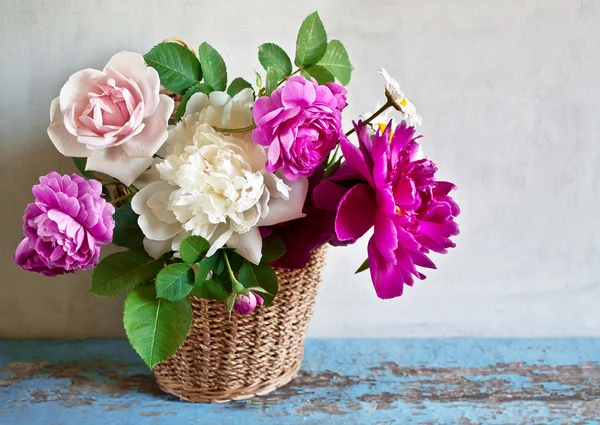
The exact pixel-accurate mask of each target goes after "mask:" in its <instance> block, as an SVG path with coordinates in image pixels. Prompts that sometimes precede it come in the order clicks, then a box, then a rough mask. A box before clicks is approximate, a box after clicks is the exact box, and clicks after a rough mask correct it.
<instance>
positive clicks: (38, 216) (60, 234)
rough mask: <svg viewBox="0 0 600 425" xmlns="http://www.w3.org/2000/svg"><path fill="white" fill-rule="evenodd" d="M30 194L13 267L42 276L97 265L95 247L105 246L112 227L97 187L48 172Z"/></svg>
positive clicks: (109, 212)
mask: <svg viewBox="0 0 600 425" xmlns="http://www.w3.org/2000/svg"><path fill="white" fill-rule="evenodd" d="M32 192H33V195H34V196H35V202H33V203H31V204H29V205H27V208H26V210H25V215H24V216H23V232H24V235H25V237H24V238H23V240H21V242H20V243H19V246H18V247H17V250H16V252H15V262H16V263H17V264H18V265H20V266H21V267H23V269H25V270H30V271H34V272H38V273H42V274H44V275H46V276H56V275H59V274H64V273H70V272H73V271H75V270H79V269H91V268H93V267H94V266H96V264H98V257H99V256H100V246H99V245H101V244H107V243H110V241H111V240H112V234H113V229H114V227H115V222H114V220H113V217H112V215H113V214H114V212H115V209H114V207H113V206H112V205H111V204H110V203H108V202H106V200H104V198H103V197H102V185H101V184H100V182H98V181H96V180H85V179H84V178H83V177H80V176H78V175H76V174H73V175H71V176H68V175H64V176H61V175H60V174H58V173H55V172H52V173H50V174H48V175H46V176H42V177H40V184H38V185H35V186H33V190H32Z"/></svg>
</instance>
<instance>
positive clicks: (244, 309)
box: [233, 292, 264, 316]
mask: <svg viewBox="0 0 600 425" xmlns="http://www.w3.org/2000/svg"><path fill="white" fill-rule="evenodd" d="M263 303H264V300H263V299H262V297H261V296H260V295H256V294H255V293H253V292H249V293H248V296H246V295H241V294H239V295H238V296H237V297H236V298H235V302H234V303H233V311H235V312H236V313H237V314H241V315H242V316H243V315H246V314H250V313H252V312H253V311H254V309H255V308H256V305H257V304H259V305H263Z"/></svg>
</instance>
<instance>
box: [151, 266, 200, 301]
mask: <svg viewBox="0 0 600 425" xmlns="http://www.w3.org/2000/svg"><path fill="white" fill-rule="evenodd" d="M193 285H194V270H192V268H191V267H190V266H189V265H188V264H184V263H176V264H170V265H168V266H167V267H165V268H164V269H162V270H161V271H160V273H159V274H158V276H156V295H158V296H159V297H161V298H164V299H166V300H169V301H176V300H180V299H182V298H184V297H186V296H187V295H188V294H189V293H190V292H191V291H192V286H193Z"/></svg>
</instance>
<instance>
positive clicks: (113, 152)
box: [85, 146, 153, 186]
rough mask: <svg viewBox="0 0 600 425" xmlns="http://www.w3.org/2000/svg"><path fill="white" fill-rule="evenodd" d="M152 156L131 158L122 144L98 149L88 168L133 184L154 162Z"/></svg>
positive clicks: (91, 157) (124, 182)
mask: <svg viewBox="0 0 600 425" xmlns="http://www.w3.org/2000/svg"><path fill="white" fill-rule="evenodd" d="M152 161H153V159H152V158H131V157H130V156H129V155H127V154H126V153H125V151H124V150H123V148H122V147H121V146H117V147H114V148H107V149H104V150H100V151H96V152H95V153H94V155H93V156H90V157H89V158H88V161H87V165H86V168H85V169H86V170H93V171H99V172H101V173H105V174H108V175H109V176H112V177H114V178H116V179H117V180H119V181H120V182H121V183H123V184H124V185H125V186H129V185H131V184H132V183H133V182H134V181H135V179H137V178H138V177H139V176H140V175H141V174H142V173H143V172H144V171H146V170H147V169H148V167H150V165H151V164H152Z"/></svg>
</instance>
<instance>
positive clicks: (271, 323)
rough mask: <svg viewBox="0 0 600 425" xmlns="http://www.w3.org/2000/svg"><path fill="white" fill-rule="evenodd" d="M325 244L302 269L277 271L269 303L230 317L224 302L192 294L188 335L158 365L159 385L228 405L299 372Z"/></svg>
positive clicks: (193, 398)
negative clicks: (191, 315)
mask: <svg viewBox="0 0 600 425" xmlns="http://www.w3.org/2000/svg"><path fill="white" fill-rule="evenodd" d="M326 253H327V246H323V247H321V248H318V249H317V250H315V251H314V252H313V253H312V260H311V262H310V263H309V264H308V266H307V267H306V268H304V269H301V270H282V269H275V272H276V273H277V277H278V278H279V292H278V294H277V296H276V297H275V300H274V301H273V304H272V305H271V306H269V307H263V306H260V307H257V308H256V310H255V311H254V312H253V313H251V314H249V315H246V316H240V315H237V314H235V313H234V314H232V316H231V319H229V314H228V313H227V311H226V309H225V306H224V304H223V303H222V302H217V301H208V300H203V299H200V298H196V297H191V302H192V310H193V321H192V327H191V329H190V333H189V335H188V337H187V338H186V340H185V341H184V343H183V344H182V345H181V347H179V349H178V350H177V352H176V353H175V354H174V355H173V356H172V357H171V358H169V359H168V360H166V361H164V362H162V363H160V364H158V365H157V366H155V367H154V375H155V377H156V382H157V383H158V385H159V386H160V388H161V389H162V390H163V391H165V392H167V393H170V394H173V395H175V396H177V397H179V398H180V399H181V400H185V401H193V402H200V403H226V402H228V401H234V400H245V399H249V398H252V397H255V396H261V395H265V394H268V393H270V392H272V391H274V390H276V389H277V388H279V387H281V386H283V385H285V384H287V383H288V382H290V381H291V380H292V379H293V378H294V377H295V376H296V374H297V373H298V371H299V370H300V364H301V363H302V355H303V352H304V339H305V336H306V330H307V328H308V324H309V322H310V318H311V316H312V310H313V306H314V303H315V298H316V295H317V289H318V286H319V284H320V283H321V278H322V272H323V267H324V266H325V256H326Z"/></svg>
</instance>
